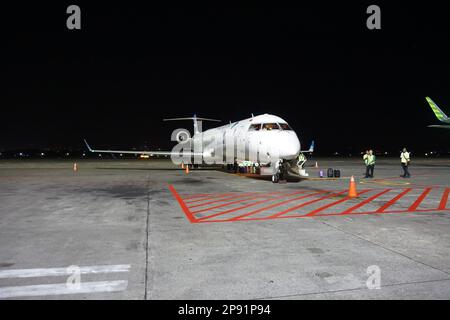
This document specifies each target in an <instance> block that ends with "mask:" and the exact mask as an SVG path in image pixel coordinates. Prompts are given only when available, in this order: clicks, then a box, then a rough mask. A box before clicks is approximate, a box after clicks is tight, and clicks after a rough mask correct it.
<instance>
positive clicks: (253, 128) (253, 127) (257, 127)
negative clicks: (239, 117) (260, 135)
mask: <svg viewBox="0 0 450 320" xmlns="http://www.w3.org/2000/svg"><path fill="white" fill-rule="evenodd" d="M259 130H261V123H253V124H251V125H250V128H248V131H259Z"/></svg>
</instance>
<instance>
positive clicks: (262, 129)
mask: <svg viewBox="0 0 450 320" xmlns="http://www.w3.org/2000/svg"><path fill="white" fill-rule="evenodd" d="M193 142H194V145H195V144H197V145H201V148H202V153H203V158H204V160H205V162H207V161H208V159H211V158H214V159H215V163H233V161H237V162H242V161H252V162H259V163H261V164H267V163H270V162H272V161H274V160H275V159H277V158H279V159H283V160H292V159H294V158H296V157H297V156H298V155H299V153H300V141H299V139H298V137H297V134H296V133H295V132H294V131H293V130H292V129H291V128H290V127H289V125H288V124H287V122H286V121H285V120H283V119H282V118H280V117H277V116H274V115H270V114H263V115H259V116H255V117H252V118H248V119H245V120H241V121H238V122H234V123H230V124H228V125H225V126H221V127H217V128H213V129H209V130H206V131H204V132H201V133H197V134H195V135H194V136H193ZM233 150H234V152H233ZM229 152H233V154H232V155H231V156H230V155H229ZM219 153H220V155H218V154H219Z"/></svg>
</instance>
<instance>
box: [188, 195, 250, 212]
mask: <svg viewBox="0 0 450 320" xmlns="http://www.w3.org/2000/svg"><path fill="white" fill-rule="evenodd" d="M255 194H256V192H248V193H242V194H240V195H233V196H232V197H227V198H222V199H219V200H214V201H209V202H203V203H199V204H196V205H193V206H189V209H192V208H198V207H203V206H207V205H209V204H214V203H217V202H224V201H225V202H226V201H230V200H234V199H238V198H244V197H251V196H253V195H255Z"/></svg>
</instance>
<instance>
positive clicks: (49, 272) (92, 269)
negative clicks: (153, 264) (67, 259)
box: [0, 264, 130, 279]
mask: <svg viewBox="0 0 450 320" xmlns="http://www.w3.org/2000/svg"><path fill="white" fill-rule="evenodd" d="M79 271H80V274H96V273H113V272H129V271H130V265H129V264H120V265H111V266H88V267H80V268H79ZM72 273H73V271H70V270H68V268H45V269H44V268H41V269H15V270H3V271H0V279H7V278H35V277H58V276H67V275H71V274H72Z"/></svg>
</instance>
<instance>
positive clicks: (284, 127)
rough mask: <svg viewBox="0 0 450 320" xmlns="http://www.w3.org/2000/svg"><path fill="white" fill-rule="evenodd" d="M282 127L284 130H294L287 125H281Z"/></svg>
mask: <svg viewBox="0 0 450 320" xmlns="http://www.w3.org/2000/svg"><path fill="white" fill-rule="evenodd" d="M280 127H281V129H283V130H292V128H291V127H290V126H289V125H288V124H287V123H280Z"/></svg>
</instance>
